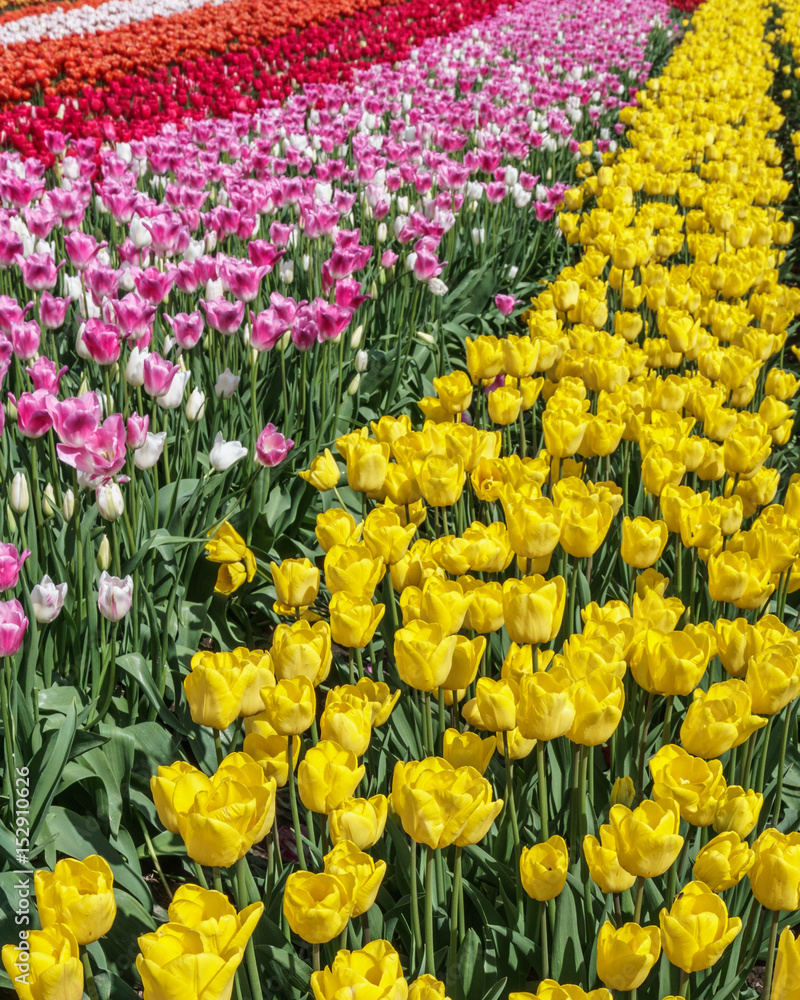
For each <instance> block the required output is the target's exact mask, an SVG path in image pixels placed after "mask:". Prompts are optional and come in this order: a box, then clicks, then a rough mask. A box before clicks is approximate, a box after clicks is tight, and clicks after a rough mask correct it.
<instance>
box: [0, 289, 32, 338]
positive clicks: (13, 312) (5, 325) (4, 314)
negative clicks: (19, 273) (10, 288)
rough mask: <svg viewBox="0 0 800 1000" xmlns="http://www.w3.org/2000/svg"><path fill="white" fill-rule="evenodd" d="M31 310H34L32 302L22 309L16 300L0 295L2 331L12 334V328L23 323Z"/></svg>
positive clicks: (0, 324) (0, 325)
mask: <svg viewBox="0 0 800 1000" xmlns="http://www.w3.org/2000/svg"><path fill="white" fill-rule="evenodd" d="M31 309H33V303H32V302H29V303H28V305H27V306H25V308H24V309H22V308H20V304H19V302H17V300H16V299H12V298H11V297H10V296H9V295H0V330H2V331H3V332H4V333H11V327H12V326H13V325H14V324H15V323H22V322H23V320H24V319H25V316H26V314H27V313H28V312H29V311H30V310H31Z"/></svg>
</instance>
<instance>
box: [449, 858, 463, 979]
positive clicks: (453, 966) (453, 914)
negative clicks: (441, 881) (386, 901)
mask: <svg viewBox="0 0 800 1000" xmlns="http://www.w3.org/2000/svg"><path fill="white" fill-rule="evenodd" d="M462 851H463V848H462V847H456V856H455V861H454V862H453V898H452V901H451V904H450V952H449V954H448V958H447V992H448V995H449V996H451V997H455V996H456V994H457V993H458V992H459V988H458V908H459V900H460V897H461V852H462Z"/></svg>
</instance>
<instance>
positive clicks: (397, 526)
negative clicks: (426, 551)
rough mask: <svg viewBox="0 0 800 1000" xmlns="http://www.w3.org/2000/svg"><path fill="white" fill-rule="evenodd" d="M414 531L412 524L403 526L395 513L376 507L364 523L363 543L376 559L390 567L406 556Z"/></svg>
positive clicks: (414, 527) (415, 528) (414, 526)
mask: <svg viewBox="0 0 800 1000" xmlns="http://www.w3.org/2000/svg"><path fill="white" fill-rule="evenodd" d="M416 530H417V526H416V525H415V524H413V523H412V524H403V522H402V520H401V518H400V516H399V514H397V513H396V512H395V511H393V510H390V509H389V508H388V507H376V508H375V510H373V511H370V513H369V514H368V515H367V518H366V520H365V521H364V542H365V543H366V545H367V548H368V549H369V550H370V552H371V553H372V555H373V556H374V557H375V558H376V559H382V560H383V561H384V562H385V563H386V565H387V566H392V565H394V563H396V562H399V561H400V560H401V559H402V558H403V556H404V555H405V554H406V551H407V549H408V546H409V544H410V543H411V539H412V538H413V537H414V535H415V533H416Z"/></svg>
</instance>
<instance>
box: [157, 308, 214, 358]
mask: <svg viewBox="0 0 800 1000" xmlns="http://www.w3.org/2000/svg"><path fill="white" fill-rule="evenodd" d="M162 318H163V319H165V320H166V321H167V323H168V324H169V326H170V328H171V330H172V332H173V334H174V335H175V342H176V343H177V345H178V347H182V348H183V349H184V351H190V350H191V349H192V348H193V347H196V346H197V344H198V343H199V341H200V338H201V337H202V336H203V330H204V329H205V325H204V323H203V317H202V315H201V314H200V313H199V312H192V313H177V314H176V315H175V316H167V314H166V313H164V314H163V317H162Z"/></svg>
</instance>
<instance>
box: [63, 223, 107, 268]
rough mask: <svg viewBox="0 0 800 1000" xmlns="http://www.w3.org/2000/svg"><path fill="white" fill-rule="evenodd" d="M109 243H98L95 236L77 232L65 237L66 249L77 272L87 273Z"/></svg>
mask: <svg viewBox="0 0 800 1000" xmlns="http://www.w3.org/2000/svg"><path fill="white" fill-rule="evenodd" d="M107 246H108V243H98V242H97V240H96V239H95V238H94V236H90V235H89V234H88V233H82V232H80V231H78V230H76V231H75V232H74V233H70V234H69V236H65V237H64V249H65V250H66V251H67V256H68V257H69V259H70V262H71V263H72V266H73V267H74V268H75V270H76V271H85V270H86V268H87V267H88V266H89V264H90V263H91V262H92V261H93V260H94V258H95V257H96V256H97V255H98V254H99V253H100V251H101V250H102V249H103V247H107Z"/></svg>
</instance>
